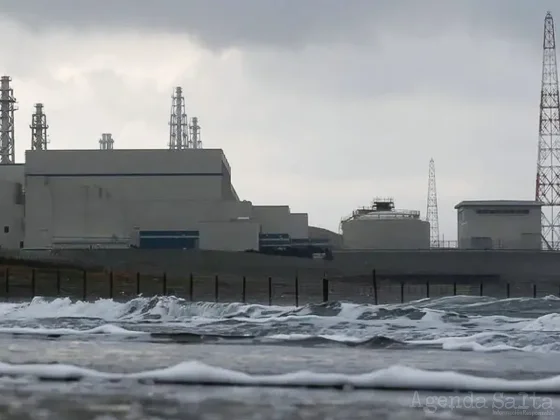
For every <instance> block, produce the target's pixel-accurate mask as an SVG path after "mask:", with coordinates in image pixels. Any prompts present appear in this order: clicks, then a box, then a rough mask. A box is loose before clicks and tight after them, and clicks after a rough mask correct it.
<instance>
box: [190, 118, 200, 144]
mask: <svg viewBox="0 0 560 420" xmlns="http://www.w3.org/2000/svg"><path fill="white" fill-rule="evenodd" d="M189 128H190V139H189V140H190V142H189V147H192V148H193V149H202V140H201V139H200V125H198V118H197V117H192V119H191V125H190V127H189Z"/></svg>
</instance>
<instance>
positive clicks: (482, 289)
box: [480, 282, 484, 297]
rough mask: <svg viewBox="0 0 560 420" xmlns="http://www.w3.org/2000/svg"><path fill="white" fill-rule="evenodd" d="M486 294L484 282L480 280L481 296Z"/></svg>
mask: <svg viewBox="0 0 560 420" xmlns="http://www.w3.org/2000/svg"><path fill="white" fill-rule="evenodd" d="M482 296H484V283H483V282H480V297H482Z"/></svg>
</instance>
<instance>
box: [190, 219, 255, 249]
mask: <svg viewBox="0 0 560 420" xmlns="http://www.w3.org/2000/svg"><path fill="white" fill-rule="evenodd" d="M199 230H200V239H199V247H200V249H206V250H216V251H247V250H258V249H259V232H260V225H259V223H257V222H254V221H251V220H238V221H227V222H201V223H200V224H199Z"/></svg>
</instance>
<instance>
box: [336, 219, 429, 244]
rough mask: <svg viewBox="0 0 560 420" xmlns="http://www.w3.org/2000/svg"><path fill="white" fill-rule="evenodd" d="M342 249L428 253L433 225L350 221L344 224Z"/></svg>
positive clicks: (387, 221)
mask: <svg viewBox="0 0 560 420" xmlns="http://www.w3.org/2000/svg"><path fill="white" fill-rule="evenodd" d="M342 243H343V248H347V249H429V248H430V224H429V223H428V222H425V221H423V220H419V219H406V218H402V219H396V218H395V219H368V218H360V219H351V220H349V221H347V222H344V223H343V224H342Z"/></svg>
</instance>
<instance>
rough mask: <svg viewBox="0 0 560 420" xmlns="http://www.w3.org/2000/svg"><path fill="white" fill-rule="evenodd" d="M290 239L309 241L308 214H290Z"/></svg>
mask: <svg viewBox="0 0 560 420" xmlns="http://www.w3.org/2000/svg"><path fill="white" fill-rule="evenodd" d="M290 219H291V220H290V231H289V232H288V233H289V234H290V237H291V238H292V239H309V216H308V214H307V213H291V214H290Z"/></svg>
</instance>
